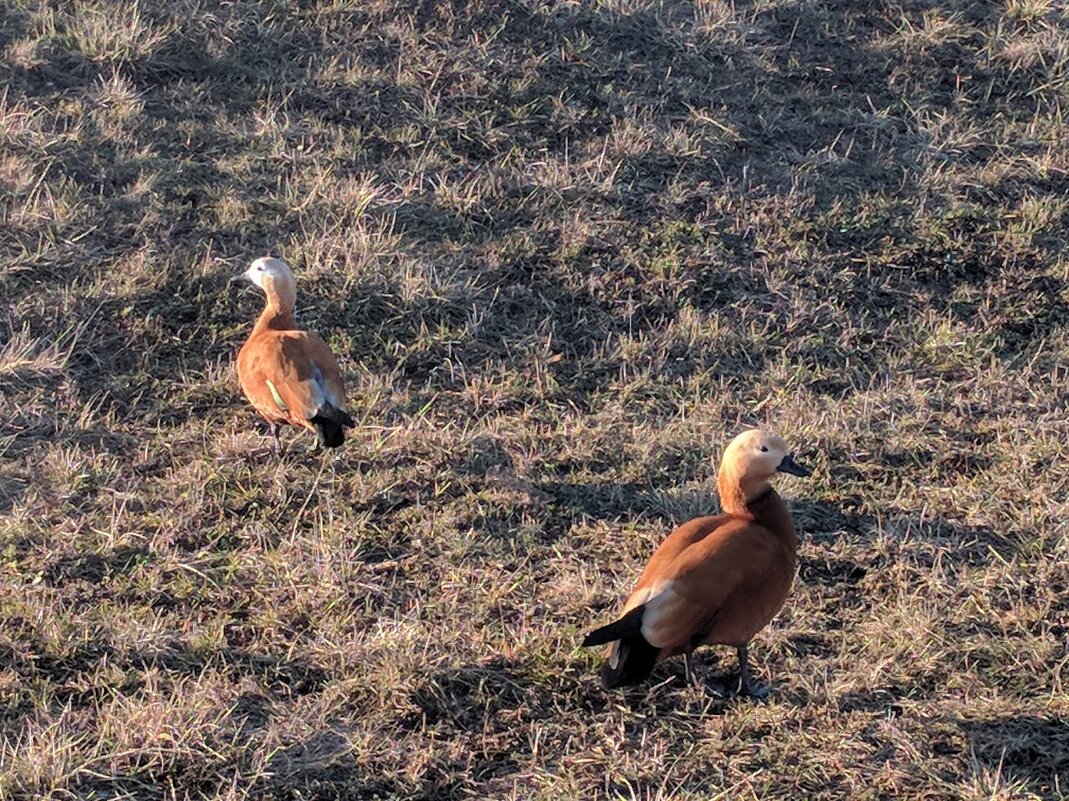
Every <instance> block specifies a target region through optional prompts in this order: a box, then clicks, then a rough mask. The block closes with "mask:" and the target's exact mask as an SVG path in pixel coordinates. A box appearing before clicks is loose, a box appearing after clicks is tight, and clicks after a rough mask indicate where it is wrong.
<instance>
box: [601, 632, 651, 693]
mask: <svg viewBox="0 0 1069 801" xmlns="http://www.w3.org/2000/svg"><path fill="white" fill-rule="evenodd" d="M660 652H661V649H660V648H657V647H655V646H652V645H650V644H649V643H648V642H646V640H645V638H644V637H642V636H641V635H639V636H638V637H635V638H634V639H629V640H620V646H619V651H617V653H616V667H613V666H612V665H611V664H610V663H609V662H606V663H605V664H604V665H602V666H601V683H602V684H604V685H605V689H607V690H615V689H616V688H617V687H630V686H631V685H632V684H641V683H642V682H644V681H645V680H646V679H647V678H649V675H650V673H652V672H653V666H654V665H656V664H657V654H659V653H660Z"/></svg>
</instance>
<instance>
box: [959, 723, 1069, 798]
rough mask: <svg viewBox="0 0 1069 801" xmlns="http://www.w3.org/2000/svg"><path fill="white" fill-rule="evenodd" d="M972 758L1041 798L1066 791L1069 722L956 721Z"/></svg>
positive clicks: (1068, 775)
mask: <svg viewBox="0 0 1069 801" xmlns="http://www.w3.org/2000/svg"><path fill="white" fill-rule="evenodd" d="M959 725H960V726H961V730H962V731H963V732H964V733H965V735H966V736H967V737H968V738H969V743H970V745H971V747H972V752H973V754H974V757H975V759H976V760H977V761H978V762H979V763H980V764H981V765H982V766H983V767H984V768H986V769H987V771H990V772H991V774H994V775H1000V776H1001V777H1002V778H1003V780H1006V781H1012V782H1023V783H1025V785H1026V786H1027V789H1028V791H1029V792H1032V793H1035V794H1036V795H1037V796H1039V797H1040V798H1043V799H1056V798H1065V794H1066V792H1067V790H1069V720H1066V719H1065V718H1063V717H1031V716H1026V715H1021V716H1007V717H1004V718H992V719H988V720H962V721H959Z"/></svg>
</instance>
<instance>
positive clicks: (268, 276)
mask: <svg viewBox="0 0 1069 801" xmlns="http://www.w3.org/2000/svg"><path fill="white" fill-rule="evenodd" d="M242 278H244V279H246V280H248V281H250V282H251V283H253V284H255V285H256V286H258V287H260V289H262V290H263V292H264V294H265V295H266V296H267V305H268V306H273V307H276V308H278V309H279V310H282V311H288V312H292V311H293V306H294V303H295V302H296V300H297V284H296V282H295V281H294V280H293V272H292V271H291V270H290V267H289V265H288V264H286V262H284V261H282V259H276V258H272V257H271V256H262V257H261V258H259V259H256V261H254V262H253V263H252V264H250V265H249V269H247V270H246V271H245V272H243V273H242V274H241V275H239V276H237V277H236V279H235V280H237V279H242Z"/></svg>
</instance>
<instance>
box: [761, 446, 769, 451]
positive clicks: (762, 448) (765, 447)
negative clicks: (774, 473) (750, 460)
mask: <svg viewBox="0 0 1069 801" xmlns="http://www.w3.org/2000/svg"><path fill="white" fill-rule="evenodd" d="M761 453H768V446H767V445H762V446H761Z"/></svg>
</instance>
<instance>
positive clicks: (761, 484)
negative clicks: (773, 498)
mask: <svg viewBox="0 0 1069 801" xmlns="http://www.w3.org/2000/svg"><path fill="white" fill-rule="evenodd" d="M716 483H717V487H718V488H719V490H720V507H721V508H722V509H723V510H724V511H725V512H727V513H728V514H731V515H740V516H743V517H753V513H752V512H751V510H750V508H749V506H750V504H751V503H752V502H754V501H756V500H759V499H761V498H763V497H764V496H766V495H767V494H768V493H769V492H771V491H772V485H771V484H770V483H769V482H768V479H758V480H755V479H744V478H741V477H740V476H739V475H738V474H737V473H736V471H735V470H733V469H731V467H729V466H725V467H723V468H721V470H720V475H719V476H717V479H716Z"/></svg>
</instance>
